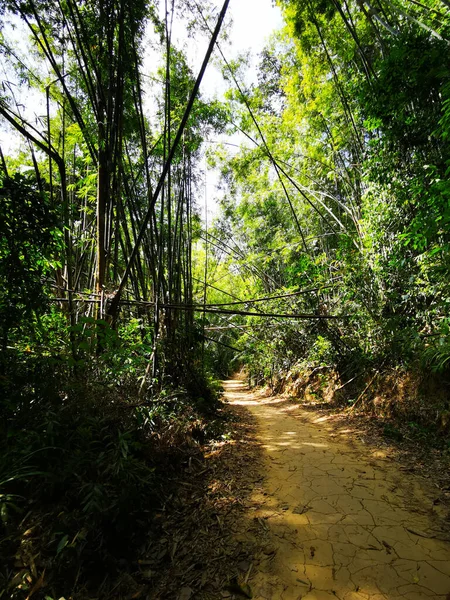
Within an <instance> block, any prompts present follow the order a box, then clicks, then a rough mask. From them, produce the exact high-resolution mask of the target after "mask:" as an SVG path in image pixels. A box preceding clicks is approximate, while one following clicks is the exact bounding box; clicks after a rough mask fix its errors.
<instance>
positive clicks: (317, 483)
mask: <svg viewBox="0 0 450 600" xmlns="http://www.w3.org/2000/svg"><path fill="white" fill-rule="evenodd" d="M224 386H225V397H226V399H227V400H228V402H230V403H231V404H232V405H235V406H240V407H245V408H247V409H248V410H249V411H250V412H251V413H252V415H253V416H254V417H255V418H256V419H257V423H258V435H257V439H258V441H259V443H260V444H261V447H262V449H263V452H264V457H263V461H264V465H263V472H264V473H265V480H264V482H263V483H261V484H260V486H258V487H257V488H256V489H255V490H254V492H253V495H252V497H251V502H250V503H249V508H248V519H247V523H248V524H250V526H248V527H247V528H246V527H245V526H243V527H242V526H241V530H240V531H237V532H235V534H236V535H237V536H238V537H239V538H240V539H241V540H242V541H243V542H244V541H247V542H252V543H256V544H257V547H258V548H259V550H258V552H257V553H256V554H255V556H254V559H253V563H252V569H251V571H250V573H249V575H248V577H247V579H248V584H249V585H250V587H251V590H252V594H253V598H254V599H255V600H259V599H260V600H272V599H273V600H275V599H277V600H298V599H300V598H302V600H336V598H337V599H339V600H424V599H427V598H433V599H442V600H448V598H450V535H449V534H448V532H446V530H445V526H444V524H443V523H442V522H440V521H439V515H438V514H436V512H435V508H434V507H433V495H432V492H431V490H430V489H428V488H427V487H426V483H425V482H424V481H423V480H422V479H420V478H418V477H416V476H413V475H408V476H405V473H404V472H402V471H401V470H400V469H399V468H398V466H396V465H395V464H391V463H390V461H389V460H388V457H386V456H383V453H382V452H381V451H380V450H377V449H372V450H370V449H369V448H367V447H364V446H363V444H362V443H361V442H359V441H358V440H355V439H352V437H351V433H350V432H349V431H348V430H345V429H343V430H340V431H338V432H336V429H335V428H332V427H329V425H328V424H327V420H326V418H324V417H321V416H317V415H314V414H311V413H309V412H307V411H302V410H301V409H299V408H298V406H297V405H295V404H293V403H290V402H286V400H285V399H283V398H279V397H278V398H277V397H273V398H264V397H262V396H261V395H258V394H257V393H252V392H250V391H249V390H248V389H246V387H245V385H244V383H243V382H242V381H239V380H231V381H228V382H225V383H224ZM243 522H244V523H245V520H244V521H243Z"/></svg>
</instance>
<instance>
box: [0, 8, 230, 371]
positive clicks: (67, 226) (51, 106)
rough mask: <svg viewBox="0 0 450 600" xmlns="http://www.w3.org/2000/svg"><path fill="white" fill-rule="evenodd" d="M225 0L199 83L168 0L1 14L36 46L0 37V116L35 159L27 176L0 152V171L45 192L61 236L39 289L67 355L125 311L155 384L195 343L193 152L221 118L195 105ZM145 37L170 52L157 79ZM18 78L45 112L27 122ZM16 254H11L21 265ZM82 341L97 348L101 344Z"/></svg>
mask: <svg viewBox="0 0 450 600" xmlns="http://www.w3.org/2000/svg"><path fill="white" fill-rule="evenodd" d="M227 4H228V3H225V5H224V7H223V10H222V12H221V13H220V14H216V15H214V16H213V18H214V25H213V26H212V27H213V28H214V26H215V31H213V33H212V39H211V43H210V48H209V51H208V55H207V57H205V61H204V64H203V68H202V71H201V72H200V74H199V77H198V79H197V81H196V80H195V78H194V76H193V75H192V74H191V72H190V69H189V67H188V65H187V62H186V58H185V57H184V55H183V53H182V52H181V51H180V50H178V49H177V48H176V47H174V46H173V45H172V42H171V28H172V25H173V19H174V10H175V7H174V3H173V2H172V3H170V2H166V5H165V9H164V15H165V17H163V18H162V19H161V18H160V17H159V16H158V10H159V7H158V6H155V5H153V4H152V3H148V2H144V1H139V2H133V3H129V2H125V1H124V0H118V1H116V0H112V1H104V0H99V1H98V2H97V1H95V2H90V1H88V2H82V3H79V2H75V1H72V0H69V1H61V2H57V3H53V2H46V1H40V0H37V1H34V0H32V1H31V2H7V3H6V4H3V18H4V20H5V22H6V21H8V19H10V20H11V19H12V27H14V24H16V25H17V22H20V28H21V31H22V34H23V35H24V36H25V37H27V36H29V39H30V40H31V41H30V46H28V47H26V46H25V45H24V47H22V48H21V47H20V45H19V48H17V47H15V46H14V44H12V43H11V42H8V40H7V35H6V34H5V35H2V38H1V42H2V43H1V52H2V60H3V61H4V65H5V70H4V75H5V76H6V78H5V80H4V83H3V90H2V94H1V96H0V116H1V117H2V118H3V119H4V121H6V122H7V123H8V124H9V125H10V127H11V129H13V130H15V131H16V134H19V135H20V136H22V138H23V140H24V141H25V142H26V143H27V144H28V151H29V156H30V157H31V159H26V160H28V161H29V160H31V161H32V166H33V175H29V176H27V177H26V178H23V177H22V176H21V175H19V174H18V173H17V171H16V172H15V173H13V170H14V166H13V165H8V164H7V162H8V160H7V157H6V159H5V157H4V156H3V154H2V165H3V178H4V179H5V181H7V182H10V184H11V186H12V187H14V185H13V184H14V183H15V185H16V188H17V194H18V196H20V194H21V191H20V187H21V186H22V187H24V188H27V186H28V188H29V187H30V186H31V187H33V185H34V186H35V189H34V190H32V192H31V193H34V194H35V198H36V199H35V202H36V203H38V202H39V197H41V198H45V201H43V200H41V202H45V209H44V212H46V213H48V214H52V215H56V218H57V219H58V220H59V230H60V231H61V232H62V238H63V239H60V240H59V241H58V240H57V244H56V245H57V246H58V248H57V256H53V257H52V261H53V262H52V264H53V267H55V265H56V268H54V269H52V268H50V265H47V267H49V268H47V273H46V274H47V286H50V287H51V289H52V292H51V294H50V295H49V299H50V301H51V302H52V303H53V304H56V305H58V304H59V305H60V306H61V307H62V310H63V311H64V313H65V314H66V315H67V319H69V321H70V327H69V331H70V338H71V340H70V343H71V348H72V350H71V351H72V357H73V359H74V360H75V361H76V360H77V359H78V358H79V356H78V355H79V342H80V340H79V339H77V335H78V332H79V331H81V330H83V331H84V330H85V329H86V327H88V328H90V327H94V329H95V328H97V329H100V330H101V329H102V327H106V326H108V327H111V326H112V327H113V328H115V327H116V325H117V322H118V320H119V321H120V320H121V321H122V322H126V321H127V320H129V319H130V318H132V317H136V318H142V319H143V320H144V322H145V330H146V332H147V335H148V332H151V335H150V337H151V345H152V354H151V360H150V363H151V364H150V363H149V367H148V370H147V375H149V374H150V373H151V377H152V379H153V380H156V379H159V381H161V379H163V378H164V372H165V373H170V374H171V377H173V378H174V379H175V380H176V378H177V373H178V375H179V374H180V373H181V372H182V371H183V368H184V366H185V363H186V360H187V358H186V357H188V356H189V352H191V353H192V351H193V348H194V346H195V345H196V344H197V343H198V339H197V338H198V336H197V338H196V335H195V331H194V321H193V312H192V311H189V310H188V311H186V310H184V311H178V310H175V308H176V307H178V306H180V305H182V306H184V305H192V300H193V299H192V293H193V285H192V243H193V239H194V238H195V237H196V236H197V235H198V229H199V227H198V216H197V210H196V208H195V196H196V194H198V191H199V179H198V177H199V175H198V173H199V164H198V161H199V155H200V147H201V143H202V139H203V137H204V135H205V134H206V132H207V131H209V130H217V129H220V128H221V127H222V120H223V114H222V113H223V110H222V109H221V107H220V105H219V104H218V103H216V104H214V103H212V104H209V105H207V104H205V103H203V102H202V100H201V99H199V98H198V88H199V84H200V81H201V78H202V75H203V72H204V69H205V67H206V65H207V63H208V59H209V56H210V54H211V51H212V49H213V48H214V41H215V39H217V36H218V34H219V31H220V28H221V25H222V21H223V18H224V16H225V12H226V8H227ZM10 27H11V25H10ZM146 36H147V38H148V37H150V42H149V41H148V39H147V41H146V43H150V44H153V46H154V47H156V48H158V52H159V56H161V54H162V55H163V56H165V67H164V66H161V68H160V71H159V76H160V80H158V81H153V80H151V79H149V77H148V75H147V74H146V73H144V69H143V58H142V57H143V55H144V50H143V44H144V41H145V38H146ZM24 51H25V52H26V51H28V52H32V53H33V63H32V64H33V66H30V64H28V65H27V64H25V62H27V61H23V60H22V59H21V58H20V55H21V54H23V52H24ZM158 52H156V53H155V56H158ZM8 75H9V79H8V77H7V76H8ZM10 80H11V81H13V82H12V83H11V81H10ZM20 86H27V87H28V89H29V90H30V94H32V97H40V98H41V97H43V98H45V102H44V104H43V105H42V104H41V106H40V109H41V110H42V111H43V112H44V114H42V115H40V116H38V117H30V116H29V115H30V114H32V112H30V111H28V112H26V111H23V110H22V106H21V104H20V103H21V102H22V101H23V100H19V99H18V98H17V96H18V88H19V87H20ZM151 95H153V97H151ZM27 108H28V109H30V108H31V107H27ZM151 112H153V114H154V120H155V122H154V123H150V121H149V113H151ZM25 114H26V116H25ZM31 181H33V182H35V183H34V184H32V183H31ZM6 187H7V186H5V189H6ZM9 191H12V190H9ZM22 191H23V190H22ZM7 193H8V192H7ZM30 218H31V219H32V218H33V216H32V215H30ZM11 219H12V220H14V215H12V216H11ZM10 225H11V227H12V228H13V227H15V224H14V223H13V222H11V224H10ZM43 226H44V224H43V223H41V227H43ZM54 246H55V245H54ZM13 254H14V251H12V252H11V254H10V255H9V256H10V258H11V261H13V260H14V259H15V260H16V262H19V263H20V257H17V256H16V257H13ZM11 269H12V270H13V269H14V266H13V265H11ZM51 271H53V272H51ZM41 275H42V273H41ZM9 280H10V281H11V277H9ZM28 291H29V292H31V288H30V290H28ZM8 293H9V294H11V290H9V292H8V291H7V290H5V294H8ZM31 294H33V292H31ZM6 304H7V302H6V303H5V306H6ZM170 307H174V308H173V309H171V308H170ZM16 316H17V319H18V321H17V323H14V319H12V315H11V311H8V308H7V307H6V308H5V310H4V311H3V314H2V328H3V343H4V347H6V346H7V345H8V338H9V335H8V334H10V333H11V332H12V331H13V330H14V328H15V326H17V325H19V321H20V319H21V318H22V317H23V316H24V315H19V314H18V315H16ZM28 317H29V318H32V317H31V315H28ZM80 319H81V322H80ZM80 323H81V325H82V327H80ZM93 335H94V337H95V332H94V334H93ZM90 344H91V346H92V344H93V345H94V346H95V345H97V347H98V348H97V349H98V351H101V348H100V345H101V342H100V341H99V340H96V341H95V340H93V339H91V340H90ZM162 355H165V357H166V358H165V359H162ZM169 357H170V359H169ZM183 365H184V366H183Z"/></svg>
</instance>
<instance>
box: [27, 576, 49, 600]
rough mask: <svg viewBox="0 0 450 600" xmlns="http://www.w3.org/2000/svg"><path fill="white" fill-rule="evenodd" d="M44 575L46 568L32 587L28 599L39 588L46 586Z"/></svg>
mask: <svg viewBox="0 0 450 600" xmlns="http://www.w3.org/2000/svg"><path fill="white" fill-rule="evenodd" d="M44 576H45V569H44V570H43V571H42V573H41V576H40V577H39V579H38V580H37V581H36V583H35V584H34V585H33V587H32V588H31V590H30V593H29V594H28V596H27V598H26V600H29V599H30V598H31V596H32V595H33V594H35V593H36V592H37V591H38V590H40V589H41V588H42V587H44V585H45V583H44Z"/></svg>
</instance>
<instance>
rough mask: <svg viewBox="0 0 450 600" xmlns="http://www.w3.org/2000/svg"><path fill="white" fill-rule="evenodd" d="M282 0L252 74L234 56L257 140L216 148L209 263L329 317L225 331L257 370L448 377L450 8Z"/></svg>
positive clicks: (255, 289) (237, 101) (235, 89)
mask: <svg viewBox="0 0 450 600" xmlns="http://www.w3.org/2000/svg"><path fill="white" fill-rule="evenodd" d="M279 5H280V6H281V8H282V9H283V12H284V16H285V19H286V28H285V29H284V31H282V32H278V33H277V34H275V35H274V36H273V38H272V40H271V42H270V43H269V44H268V45H267V47H266V49H265V50H264V52H263V53H262V54H261V56H260V63H259V70H258V82H257V83H256V84H254V85H253V86H251V87H247V88H246V87H245V86H244V85H243V84H242V80H241V79H240V72H241V71H242V69H245V59H243V60H242V62H241V63H240V64H238V63H234V64H233V65H230V68H229V69H228V77H229V80H230V91H229V95H228V98H229V102H230V110H231V115H232V116H231V119H232V122H233V124H234V127H235V129H236V130H237V131H241V132H242V134H243V135H244V136H245V142H244V143H243V144H242V146H241V148H240V149H239V150H235V149H230V148H228V147H227V146H225V145H224V146H223V147H222V148H221V149H220V150H219V151H217V152H216V153H214V154H212V155H211V161H212V162H213V164H215V165H216V166H217V167H218V168H221V169H222V182H223V184H222V185H223V190H224V191H223V200H222V215H221V217H220V219H219V220H218V222H217V223H216V228H215V231H212V232H211V236H210V240H211V241H212V243H213V244H214V246H215V249H216V250H215V252H216V254H215V262H214V261H213V259H212V258H211V260H210V264H211V269H212V268H213V265H214V268H215V269H216V270H217V273H219V274H220V273H222V272H224V267H223V264H224V263H226V262H227V261H228V262H229V264H231V265H233V266H232V270H233V272H234V273H238V277H237V278H236V277H234V279H233V281H234V282H235V284H234V288H233V293H234V295H237V296H239V300H241V301H245V300H247V301H251V299H252V298H255V297H263V298H264V297H265V298H267V301H266V302H265V303H264V304H262V305H261V304H259V305H258V306H259V307H260V309H263V308H264V310H265V312H267V313H272V314H276V313H278V314H286V313H291V314H298V313H303V314H309V315H311V314H313V315H315V316H316V317H317V318H316V319H311V318H310V319H305V320H297V321H295V320H286V319H273V318H272V320H271V321H269V322H268V320H267V319H265V318H260V319H259V318H257V317H256V316H253V317H249V318H247V319H246V320H244V319H240V318H238V317H236V318H235V319H228V323H224V322H220V323H214V324H212V325H213V326H214V327H218V329H215V330H214V331H216V335H217V336H219V339H221V340H222V341H224V342H226V343H228V344H230V345H232V346H234V347H238V348H240V351H241V353H242V354H241V357H244V360H246V361H247V362H248V364H249V365H250V367H249V368H250V370H251V371H252V372H253V373H254V376H255V378H256V380H258V381H261V382H262V381H268V380H269V381H270V380H271V378H272V376H273V377H275V378H276V376H277V374H278V376H279V377H281V378H282V377H283V374H285V373H286V372H288V371H289V370H292V369H293V368H300V369H301V367H298V365H299V364H303V365H308V364H309V365H310V366H311V367H312V368H315V367H317V366H320V365H322V366H324V365H327V366H328V367H330V368H337V369H338V372H339V373H341V374H343V376H344V378H347V379H348V380H350V379H353V377H355V376H357V377H358V378H359V381H360V383H361V382H363V381H364V375H363V374H364V373H366V374H367V372H371V373H375V372H378V370H379V369H380V368H384V369H397V368H398V369H401V370H402V369H404V370H406V371H409V372H414V373H416V374H417V373H422V374H423V373H429V372H430V370H431V371H432V372H433V373H435V375H434V376H435V377H437V375H436V372H438V373H440V374H441V375H442V374H444V378H445V372H446V369H447V365H448V360H449V356H450V353H449V345H448V343H449V342H448V303H447V298H448V291H449V287H448V248H449V246H448V215H449V212H448V189H449V188H448V166H449V162H448V161H449V147H448V124H449V121H448V109H449V100H448V93H449V76H450V71H449V69H448V58H449V39H450V38H449V30H448V27H449V17H450V13H449V7H448V5H447V3H446V2H420V3H419V2H410V1H407V2H400V1H397V0H396V1H395V2H390V1H389V2H384V1H383V0H380V1H379V2H377V3H376V4H371V3H368V2H364V1H363V2H347V1H344V2H335V1H334V0H330V1H326V2H310V1H305V2H299V1H297V0H286V1H282V2H279ZM212 236H214V238H213V237H212ZM238 280H239V282H240V283H239V284H236V281H238ZM212 283H214V281H212ZM222 283H223V282H222ZM219 287H221V288H222V289H223V290H225V291H226V292H230V291H231V290H230V288H229V287H228V288H226V287H225V286H224V285H222V286H219ZM250 290H251V291H250ZM283 293H284V294H285V298H284V299H282V298H281V294H283ZM274 296H278V299H274V298H273V297H274ZM213 298H214V299H215V301H222V302H226V301H230V298H229V297H228V296H226V295H224V294H222V295H220V293H219V292H218V291H217V290H216V291H213V290H211V292H210V299H213ZM227 298H228V299H227ZM320 316H321V317H323V318H322V319H320V318H318V317H320ZM217 352H219V353H223V352H225V351H224V350H219V349H218V350H217ZM230 357H231V353H230V352H228V360H229V358H230ZM217 360H221V359H220V358H219V357H218V358H217ZM296 365H297V366H296ZM369 379H370V377H369ZM350 387H351V386H350ZM363 387H364V385H362V388H363ZM347 389H350V388H347ZM358 393H359V392H357V394H358ZM350 395H351V394H350ZM424 410H430V415H431V413H432V409H431V408H429V409H428V408H427V409H424Z"/></svg>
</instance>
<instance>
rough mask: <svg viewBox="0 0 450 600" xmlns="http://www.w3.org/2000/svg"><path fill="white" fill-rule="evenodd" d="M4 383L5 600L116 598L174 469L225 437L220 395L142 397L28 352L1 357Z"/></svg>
mask: <svg viewBox="0 0 450 600" xmlns="http://www.w3.org/2000/svg"><path fill="white" fill-rule="evenodd" d="M199 380H200V378H199ZM0 385H1V391H2V396H3V399H4V400H3V403H2V406H1V409H0V419H1V420H0V428H1V441H0V598H2V599H8V600H9V599H11V600H25V598H30V597H33V598H34V599H36V600H39V599H40V598H45V599H54V598H60V597H61V596H64V597H73V598H77V599H83V598H90V597H92V594H94V597H105V598H106V597H109V596H108V594H109V593H110V590H111V586H113V583H114V581H115V577H116V575H117V573H119V572H120V571H123V569H124V565H127V564H129V562H130V561H133V560H135V559H136V557H137V556H138V554H139V551H140V549H141V547H142V545H143V544H148V542H149V540H148V539H147V537H148V531H149V530H150V529H151V527H150V524H151V522H152V519H153V515H154V513H155V511H156V510H158V509H159V508H160V507H161V506H162V505H164V502H165V498H166V496H168V495H169V494H171V493H173V490H171V485H172V483H171V481H172V480H173V479H174V478H176V473H177V472H179V471H180V470H181V469H183V467H185V466H186V464H188V462H189V461H190V460H192V457H194V456H197V457H200V458H201V450H200V445H199V444H200V443H202V442H204V441H205V440H206V439H208V438H211V436H214V435H219V434H220V430H221V423H220V419H218V418H217V416H216V417H215V416H214V415H215V414H216V409H217V406H218V402H217V395H216V396H215V395H214V393H213V392H211V391H209V392H208V394H209V395H210V397H209V398H208V399H207V400H206V399H205V398H204V397H199V396H197V397H193V396H192V394H189V392H188V391H187V390H181V389H178V390H170V391H167V390H166V391H165V393H164V394H161V395H160V396H159V397H156V398H155V397H154V398H147V399H145V398H144V399H138V397H137V393H136V392H137V390H136V387H135V386H133V385H131V384H130V385H129V386H128V387H127V386H125V385H123V384H122V385H120V386H117V385H116V386H114V385H106V384H105V383H104V382H103V383H99V381H98V378H97V379H92V378H91V377H88V376H86V374H80V373H77V375H76V376H74V375H73V373H71V372H70V370H69V369H68V368H67V366H66V365H64V364H63V363H57V362H56V363H55V361H54V360H50V359H49V358H48V357H34V356H24V355H22V356H20V357H18V356H17V355H3V357H2V364H1V379H0ZM204 389H205V390H206V389H208V388H207V386H206V385H205V386H204ZM203 395H204V396H206V395H207V394H206V393H204V394H203ZM205 412H207V413H208V420H207V421H206V419H205V418H204V415H205ZM99 590H103V591H101V592H100V593H99Z"/></svg>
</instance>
